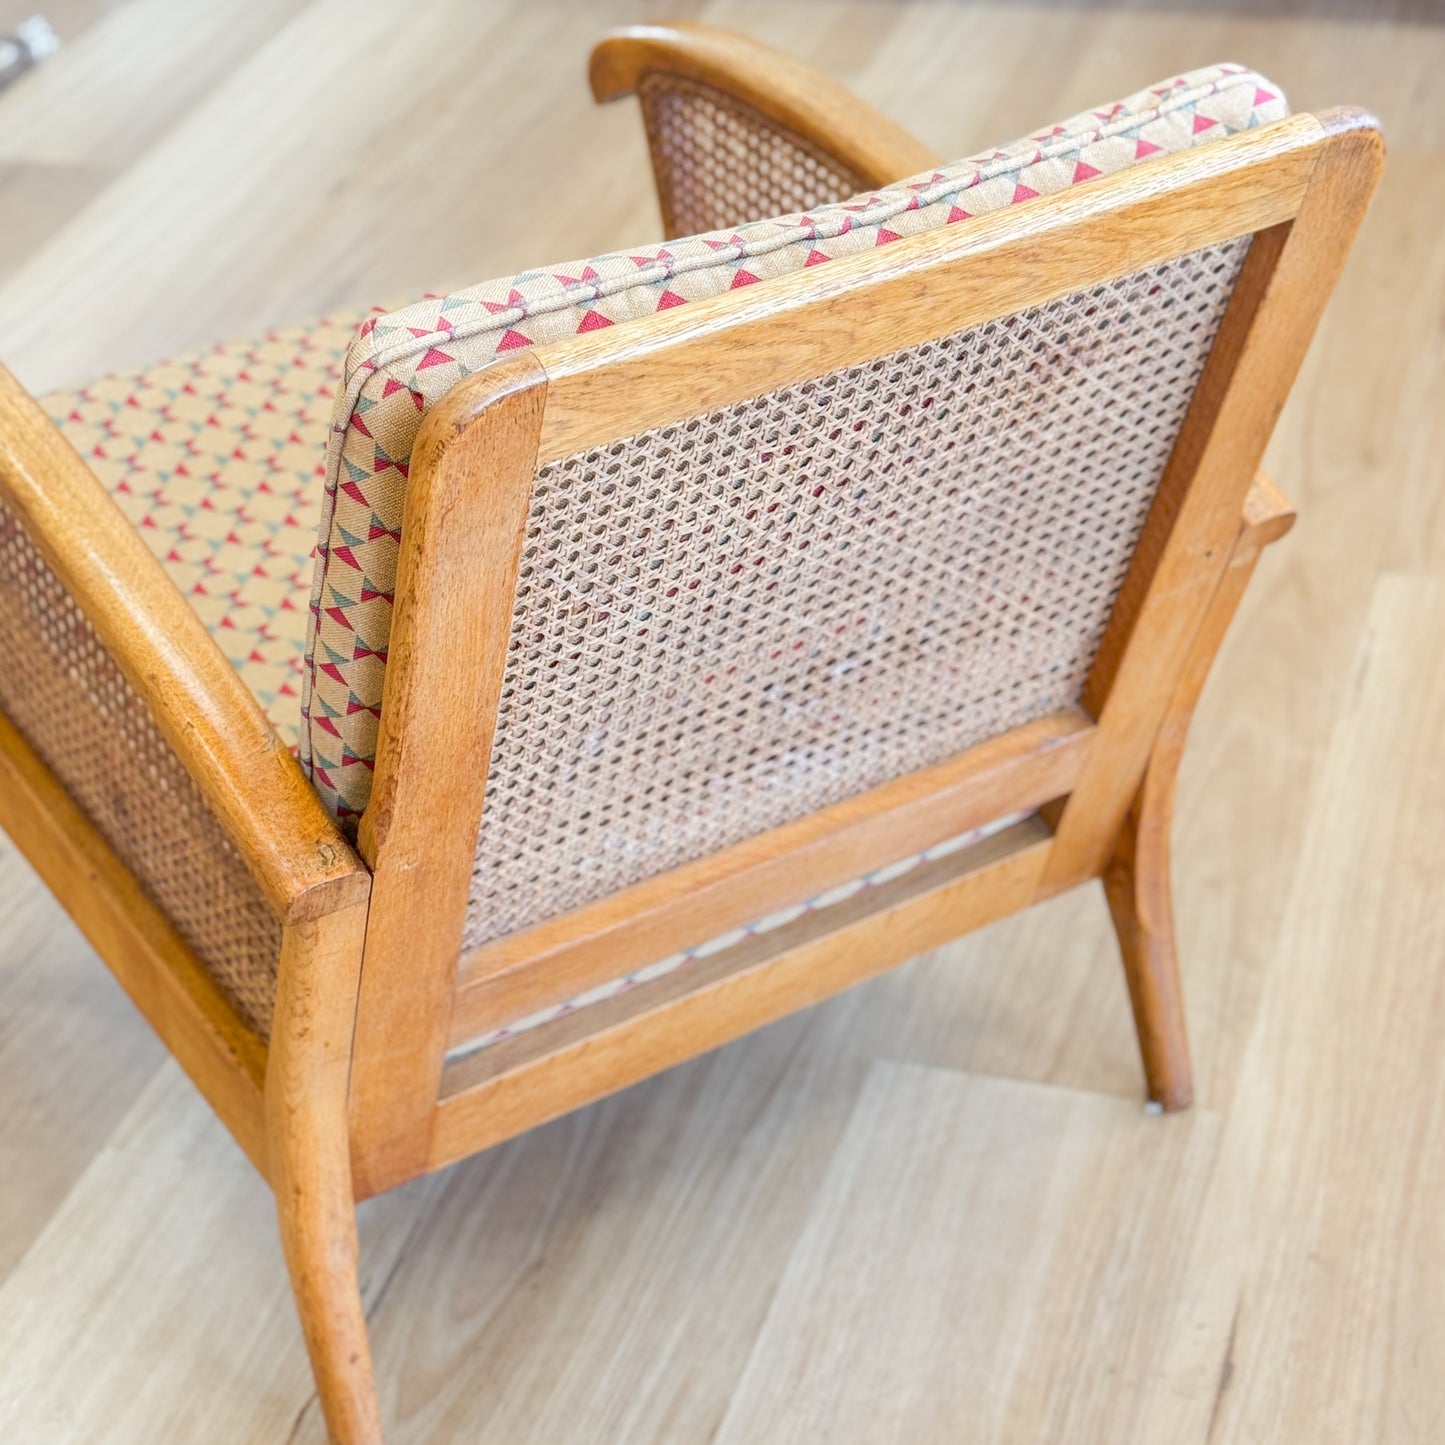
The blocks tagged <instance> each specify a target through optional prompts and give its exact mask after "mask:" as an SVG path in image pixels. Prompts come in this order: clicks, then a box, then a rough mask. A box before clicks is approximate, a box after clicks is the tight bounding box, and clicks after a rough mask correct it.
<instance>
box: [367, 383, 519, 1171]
mask: <svg viewBox="0 0 1445 1445" xmlns="http://www.w3.org/2000/svg"><path fill="white" fill-rule="evenodd" d="M486 376H487V379H488V383H489V384H488V386H487V387H485V388H475V387H473V388H454V389H453V390H452V392H451V393H450V394H449V395H448V396H447V397H445V398H444V399H443V400H442V402H441V403H440V404H439V405H438V406H436V407H435V408H433V410H432V411H431V413H430V414H429V415H428V417H427V420H426V422H425V423H424V425H423V427H422V430H421V433H420V435H419V436H418V437H417V442H416V446H415V448H414V449H413V452H412V471H411V485H410V488H409V490H408V492H407V504H406V518H405V522H404V523H403V529H402V545H401V552H400V556H399V559H398V562H397V577H396V596H397V606H396V615H395V619H394V622H393V625H392V633H391V643H390V659H391V660H390V662H389V663H388V666H387V670H386V683H385V689H384V692H383V696H382V721H381V727H380V733H379V736H378V738H377V757H376V780H375V783H374V786H373V790H372V795H371V803H370V805H369V806H368V807H367V810H366V812H365V814H364V815H363V817H362V820H361V828H360V833H359V838H358V847H359V848H360V850H361V854H362V856H363V857H364V858H365V859H366V861H367V862H368V864H370V866H371V868H372V869H373V872H374V885H373V889H372V902H371V916H370V920H369V922H368V926H367V932H366V956H365V962H364V964H363V967H362V978H361V997H360V1001H359V1006H358V1010H357V1015H356V1039H355V1063H354V1066H353V1071H352V1080H351V1110H352V1138H353V1144H354V1147H355V1154H356V1170H357V1187H358V1191H359V1192H360V1193H361V1194H362V1195H363V1196H365V1195H369V1194H373V1193H375V1192H377V1191H378V1190H379V1189H381V1188H386V1187H390V1186H392V1185H395V1184H399V1183H401V1182H403V1181H404V1180H406V1179H408V1178H410V1177H412V1176H413V1175H414V1174H416V1173H419V1172H420V1171H421V1169H422V1168H423V1167H424V1164H425V1161H426V1159H427V1157H428V1151H429V1136H430V1132H431V1118H432V1113H433V1110H434V1106H435V1102H436V1098H437V1092H438V1087H439V1084H440V1080H441V1071H442V1056H443V1054H444V1053H445V1052H446V1046H447V1035H448V1031H449V1028H450V1023H451V1004H452V996H453V994H454V992H455V985H456V967H457V957H458V955H459V953H460V951H461V938H462V927H463V924H464V922H465V919H466V909H467V894H468V890H469V888H470V886H471V878H472V861H473V859H474V857H475V855H476V846H477V829H478V827H479V826H480V824H481V818H482V799H483V795H484V793H485V791H486V785H487V766H488V763H489V762H490V760H491V755H492V732H493V729H494V727H495V724H496V715H497V703H498V699H499V698H500V696H501V690H502V673H503V670H504V668H505V666H506V658H507V639H508V636H509V635H510V633H511V627H512V599H513V594H514V592H515V590H516V577H517V567H518V564H519V560H520V557H521V551H522V539H523V534H524V532H525V529H526V523H527V508H528V506H529V504H530V502H531V497H532V477H533V473H534V472H535V469H536V455H537V432H538V428H539V427H540V425H541V420H542V407H543V402H544V398H545V396H546V380H545V373H544V372H543V371H542V368H541V366H540V365H539V364H538V363H537V361H536V360H535V358H533V357H531V356H524V357H522V358H521V359H520V360H518V361H514V362H510V363H506V364H504V365H501V366H497V367H495V368H492V369H491V370H490V371H488V372H487V373H486Z"/></svg>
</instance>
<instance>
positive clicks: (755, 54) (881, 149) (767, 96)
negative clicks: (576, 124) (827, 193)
mask: <svg viewBox="0 0 1445 1445" xmlns="http://www.w3.org/2000/svg"><path fill="white" fill-rule="evenodd" d="M655 72H661V73H663V74H667V75H678V76H682V77H684V78H686V79H688V80H693V81H697V82H699V83H701V84H703V85H709V86H712V87H713V88H714V89H716V90H720V91H723V92H725V93H726V94H728V95H730V96H732V97H733V98H734V99H736V100H739V101H741V102H743V103H744V104H746V105H749V106H751V107H752V108H753V109H754V110H757V111H759V112H760V113H761V114H762V115H764V116H766V117H767V118H768V119H769V120H771V121H773V122H775V123H776V124H778V125H780V126H782V127H784V128H786V129H787V130H790V131H793V132H794V133H795V134H797V135H798V136H800V137H802V138H803V139H804V140H806V141H808V142H809V143H811V144H812V145H814V146H816V147H817V148H818V149H819V150H821V151H823V152H825V153H826V154H827V155H828V156H830V157H831V158H832V159H833V160H835V161H837V162H838V164H839V165H841V166H843V167H845V168H846V169H848V170H850V171H852V172H853V173H854V174H855V175H856V176H857V177H858V178H859V181H860V182H861V185H862V187H863V188H872V187H877V186H884V185H888V184H890V183H891V182H893V181H897V180H902V179H903V177H904V176H911V175H914V174H915V173H917V172H918V171H926V170H930V169H931V168H933V167H934V166H936V165H938V163H939V157H938V155H937V153H936V152H935V151H934V150H932V149H931V148H930V147H929V146H926V145H924V144H923V142H922V141H920V140H917V139H915V138H914V137H913V136H911V135H910V134H909V133H908V132H907V131H906V130H904V129H903V127H902V126H900V125H897V124H895V123H894V122H893V121H891V120H890V119H889V118H888V117H887V116H886V115H884V114H883V113H882V112H881V111H879V110H876V109H875V108H874V107H873V106H871V105H869V104H868V102H867V101H865V100H860V99H859V98H858V97H857V96H856V95H854V94H853V93H852V92H851V91H850V90H848V89H847V88H846V87H844V86H842V85H839V84H838V82H837V81H836V80H833V79H831V78H830V77H829V76H826V75H823V74H821V73H820V72H819V71H816V70H814V69H813V68H812V67H811V66H808V65H804V64H802V63H801V62H800V61H797V60H794V59H792V58H791V57H790V56H787V55H783V54H781V53H780V52H778V51H776V50H772V49H770V48H769V47H768V46H766V45H761V44H759V43H758V42H757V41H756V40H749V39H748V38H747V37H746V36H743V35H736V34H734V33H733V32H732V31H729V30H719V29H717V28H716V27H714V26H711V25H681V24H679V25H630V26H627V27H626V28H625V29H622V30H616V31H613V32H612V33H611V34H610V35H608V36H607V38H606V39H605V40H603V41H601V42H600V43H599V44H598V45H597V46H596V47H595V48H594V49H593V51H592V60H591V64H590V66H589V70H588V75H589V79H590V80H591V83H592V94H593V95H594V96H595V97H596V98H597V99H598V100H599V101H606V100H616V99H618V98H619V97H621V96H624V95H631V94H632V93H633V92H634V91H635V90H636V88H637V83H638V81H639V80H640V79H641V78H642V77H643V76H644V75H647V74H650V73H655Z"/></svg>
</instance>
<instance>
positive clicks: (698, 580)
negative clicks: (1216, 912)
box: [466, 240, 1248, 946]
mask: <svg viewBox="0 0 1445 1445" xmlns="http://www.w3.org/2000/svg"><path fill="white" fill-rule="evenodd" d="M1247 245H1248V243H1247V241H1245V240H1240V241H1234V242H1230V243H1227V244H1224V245H1221V246H1216V247H1211V248H1209V249H1207V250H1204V251H1200V252H1197V253H1195V254H1193V255H1189V256H1184V257H1180V258H1178V259H1176V260H1173V261H1169V262H1167V263H1165V264H1163V265H1160V266H1156V267H1153V268H1151V269H1149V270H1146V271H1142V272H1138V273H1136V274H1134V275H1131V276H1127V277H1124V278H1122V279H1120V280H1117V281H1111V282H1108V283H1106V284H1104V285H1101V286H1096V287H1093V288H1091V289H1090V290H1087V291H1083V292H1078V293H1076V294H1074V295H1072V296H1068V297H1065V298H1063V299H1061V300H1059V301H1055V302H1052V303H1050V304H1049V305H1046V306H1041V307H1037V308H1034V309H1032V310H1029V311H1026V312H1021V313H1018V314H1016V315H1013V316H1008V317H1003V318H1001V319H999V320H996V321H991V322H989V323H987V324H986V325H983V326H979V327H976V328H973V329H971V330H968V331H964V332H961V333H958V334H956V335H954V336H951V337H947V338H945V339H943V340H940V341H936V342H932V343H929V344H927V345H924V346H920V347H917V348H915V349H913V350H911V351H906V352H899V353H896V354H894V355H892V356H887V357H883V358H880V359H878V360H875V361H872V362H869V363H867V364H865V365H862V366H856V367H851V368H848V369H846V370H842V371H836V372H833V373H831V374H829V375H826V376H823V377H821V378H819V379H818V380H816V381H811V382H807V383H805V384H803V385H799V386H792V387H788V388H786V389H784V390H780V391H776V392H772V393H768V394H765V395H763V396H761V397H758V398H756V399H755V400H751V401H747V402H743V403H740V404H739V405H736V406H731V407H727V408H724V409H722V410H720V411H717V412H713V413H711V414H709V415H706V416H701V417H697V418H695V419H693V420H690V421H687V422H683V423H680V424H677V425H674V426H668V427H663V428H660V429H657V430H655V431H651V432H645V433H643V434H641V435H639V436H635V437H630V438H627V439H625V440H622V441H618V442H615V443H613V444H611V445H608V446H603V447H598V448H595V449H593V450H591V451H588V452H585V453H580V454H578V455H575V456H571V457H567V458H564V459H562V460H560V461H557V462H554V463H552V464H550V465H548V466H546V467H544V468H543V469H542V470H541V471H539V473H538V475H537V478H536V482H535V486H534V492H533V501H532V509H531V515H530V518H529V521H528V530H527V537H526V541H525V544H524V548H523V553H522V566H521V573H520V578H519V583H518V591H517V599H516V608H515V613H514V617H513V625H512V635H511V640H510V645H509V652H508V659H507V669H506V675H505V679H504V683H503V688H502V697H501V705H500V709H499V714H498V722H497V731H496V737H495V742H494V747H493V754H492V759H491V768H490V772H489V775H488V782H487V794H486V802H485V806H484V810H483V820H482V828H481V832H480V836H479V838H478V846H477V858H476V868H475V872H474V877H473V884H472V892H471V904H470V911H469V917H468V925H467V930H466V943H467V945H468V946H474V945H477V944H480V943H483V942H486V941H487V940H489V939H491V938H495V937H498V936H500V935H503V934H506V933H510V932H512V931H514V930H516V929H518V928H521V927H523V926H525V925H528V924H532V923H536V922H539V921H541V920H542V919H545V918H547V917H551V916H554V915H556V914H559V913H562V912H566V911H567V910H569V909H572V908H576V907H578V906H580V905H582V904H584V903H587V902H591V901H593V900H595V899H597V898H599V897H601V896H603V895H605V894H607V893H610V892H612V891H614V890H616V889H619V888H622V887H626V886H628V885H630V884H632V883H636V882H639V881H641V880H642V879H644V878H648V877H651V876H653V875H655V874H657V873H660V872H663V871H665V870H666V869H669V868H673V867H676V866H678V865H680V864H682V863H686V862H689V861H691V860H693V859H696V858H699V857H702V856H704V855H706V854H708V853H711V852H714V851H716V850H717V849H720V848H723V847H726V846H728V845H730V844H732V843H735V842H738V841H740V840H741V839H744V838H747V837H750V836H753V835H755V834H758V833H761V832H764V831H766V830H767V829H769V828H773V827H776V826H778V825H780V824H782V823H785V822H788V821H790V820H792V819H794V818H798V817H801V816H803V815H806V814H807V813H810V812H812V811H814V810H816V809H818V808H820V807H824V806H826V805H828V804H830V803H833V802H836V801H838V800H840V799H842V798H844V797H848V796H851V795H853V794H856V793H860V792H862V791H864V790H865V789H868V788H871V787H874V786H876V785H878V784H880V783H883V782H886V781H888V780H889V779H892V778H896V777H899V776H901V775H902V774H904V773H908V772H912V771H914V770H915V769H918V768H922V767H926V766H929V765H931V764H933V763H937V762H940V761H942V760H943V759H945V758H947V757H949V756H951V755H953V754H955V753H958V752H960V751H962V750H963V749H965V748H967V747H970V746H972V745H974V744H976V743H979V742H982V741H984V740H985V739H987V738H990V737H994V736H996V735H998V734H1000V733H1002V732H1005V731H1007V730H1008V729H1010V728H1014V727H1018V726H1021V725H1022V724H1024V723H1026V722H1029V721H1031V720H1033V719H1035V718H1038V717H1041V716H1043V715H1044V714H1046V713H1050V712H1053V711H1056V710H1057V709H1059V708H1062V707H1065V706H1068V705H1070V704H1073V703H1076V702H1077V701H1078V699H1079V696H1080V693H1081V689H1082V686H1083V683H1084V680H1085V677H1086V675H1087V673H1088V670H1089V666H1090V664H1091V662H1092V660H1093V657H1094V653H1095V650H1096V648H1097V646H1098V643H1099V639H1100V636H1101V635H1102V632H1103V629H1104V625H1105V623H1106V621H1107V619H1108V616H1109V612H1110V609H1111V607H1112V605H1113V602H1114V599H1115V597H1116V595H1117V593H1118V590H1119V587H1120V585H1121V583H1122V581H1123V578H1124V573H1125V571H1126V569H1127V567H1128V564H1129V560H1130V557H1131V555H1132V553H1133V550H1134V546H1135V543H1136V542H1137V540H1138V536H1139V532H1140V529H1141V527H1142V526H1143V522H1144V517H1145V514H1146V512H1147V510H1148V507H1149V504H1150V502H1151V500H1152V498H1153V496H1154V492H1155V489H1156V487H1157V484H1158V481H1159V477H1160V474H1161V472H1162V470H1163V467H1164V464H1165V462H1166V460H1167V458H1168V456H1169V452H1170V449H1171V447H1172V445H1173V442H1174V438H1175V436H1176V435H1177V433H1178V430H1179V426H1180V423H1181V422H1182V420H1183V417H1184V412H1185V409H1186V407H1187V406H1188V403H1189V399H1190V397H1191V395H1192V394H1193V390H1194V386H1195V383H1196V381H1197V379H1198V377H1199V373H1200V370H1201V368H1202V366H1203V363H1204V359H1205V357H1206V355H1207V353H1208V350H1209V347H1210V344H1211V343H1212V341H1213V338H1214V334H1215V331H1216V329H1217V327H1218V323H1219V319H1220V317H1221V315H1222V314H1223V310H1224V306H1225V304H1226V302H1227V300H1228V298H1229V295H1230V292H1231V289H1232V287H1233V283H1234V279H1235V276H1236V275H1237V273H1238V268H1239V265H1240V262H1241V261H1242V259H1243V256H1244V253H1245V250H1246V249H1247Z"/></svg>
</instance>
